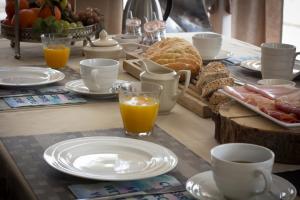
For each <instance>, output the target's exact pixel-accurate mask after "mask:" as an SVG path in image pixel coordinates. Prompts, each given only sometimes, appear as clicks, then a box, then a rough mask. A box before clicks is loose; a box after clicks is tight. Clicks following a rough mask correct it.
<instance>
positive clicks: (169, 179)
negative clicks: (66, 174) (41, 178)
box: [69, 175, 192, 200]
mask: <svg viewBox="0 0 300 200" xmlns="http://www.w3.org/2000/svg"><path fill="white" fill-rule="evenodd" d="M179 185H181V183H180V182H179V181H178V180H177V179H176V178H175V177H173V176H169V175H161V176H157V177H153V178H149V179H143V180H137V181H121V182H100V183H96V184H77V185H70V186H69V189H70V190H71V191H72V193H73V194H74V195H75V197H76V198H95V197H104V196H111V195H117V194H126V193H130V192H138V191H144V190H149V189H158V190H159V189H163V188H166V187H172V186H173V187H174V186H179ZM161 198H166V199H192V197H191V196H189V194H187V192H178V193H172V194H161V195H147V196H142V197H141V196H140V197H132V198H126V199H149V200H152V199H153V200H154V199H161Z"/></svg>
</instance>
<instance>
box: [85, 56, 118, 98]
mask: <svg viewBox="0 0 300 200" xmlns="http://www.w3.org/2000/svg"><path fill="white" fill-rule="evenodd" d="M118 72H119V62H118V61H116V60H112V59H104V58H94V59H86V60H82V61H80V75H81V78H82V79H83V82H84V84H85V86H86V87H87V88H88V89H89V90H90V91H94V92H99V91H108V90H109V89H110V88H111V87H112V85H113V83H114V82H115V81H116V80H117V78H118Z"/></svg>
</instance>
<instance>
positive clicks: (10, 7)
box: [5, 0, 29, 19]
mask: <svg viewBox="0 0 300 200" xmlns="http://www.w3.org/2000/svg"><path fill="white" fill-rule="evenodd" d="M19 6H20V10H22V9H28V8H29V2H28V1H27V0H19ZM5 12H6V15H7V17H8V18H9V19H12V17H13V16H14V14H15V1H14V0H6V5H5Z"/></svg>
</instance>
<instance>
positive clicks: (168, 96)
mask: <svg viewBox="0 0 300 200" xmlns="http://www.w3.org/2000/svg"><path fill="white" fill-rule="evenodd" d="M143 61H144V63H145V66H144V69H143V71H142V72H141V74H140V80H141V81H147V82H153V83H157V84H160V85H162V86H163V90H162V94H161V96H160V108H159V112H160V113H166V114H167V113H169V112H170V111H171V110H172V108H173V107H174V106H175V104H176V101H177V99H178V97H179V96H181V95H183V94H184V92H185V90H186V89H187V88H188V85H189V83H190V78H191V72H190V70H179V71H177V72H176V71H174V70H172V69H169V68H167V67H164V66H162V65H159V64H157V63H155V62H153V61H151V60H149V59H144V60H143ZM141 64H142V63H141ZM142 66H143V64H142ZM182 75H184V77H185V83H184V88H183V89H182V90H181V91H180V90H179V89H178V84H179V79H180V77H181V76H182Z"/></svg>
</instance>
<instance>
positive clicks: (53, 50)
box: [41, 33, 72, 68]
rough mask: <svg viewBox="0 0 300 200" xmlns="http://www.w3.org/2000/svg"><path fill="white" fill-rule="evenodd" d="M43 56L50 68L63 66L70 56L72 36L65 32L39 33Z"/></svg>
mask: <svg viewBox="0 0 300 200" xmlns="http://www.w3.org/2000/svg"><path fill="white" fill-rule="evenodd" d="M41 40H42V43H43V51H44V58H45V61H46V63H47V65H48V66H49V67H51V68H62V67H65V66H66V64H67V62H68V60H69V56H70V44H71V41H72V37H71V36H69V35H65V34H54V33H48V34H43V35H41Z"/></svg>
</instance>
